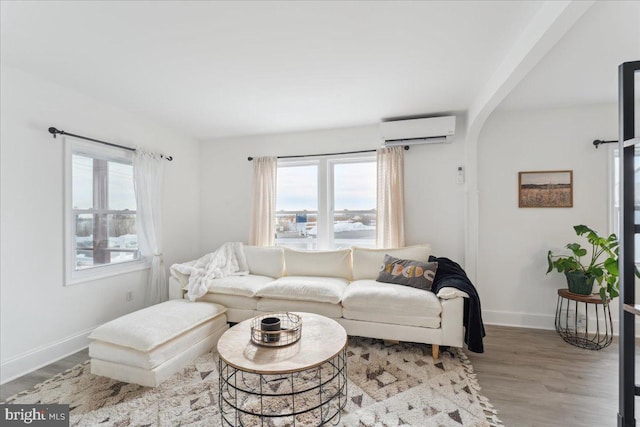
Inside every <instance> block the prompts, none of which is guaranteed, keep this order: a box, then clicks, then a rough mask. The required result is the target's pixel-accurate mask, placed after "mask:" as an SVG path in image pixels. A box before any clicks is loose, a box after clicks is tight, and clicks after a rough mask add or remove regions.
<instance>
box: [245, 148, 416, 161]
mask: <svg viewBox="0 0 640 427" xmlns="http://www.w3.org/2000/svg"><path fill="white" fill-rule="evenodd" d="M402 148H404V149H405V150H408V149H409V146H408V145H405V146H404V147H402ZM376 151H378V150H360V151H343V152H342V153H325V154H300V155H297V156H278V157H277V158H278V159H299V158H302V157H321V156H340V155H343V154H361V153H375V152H376ZM247 160H249V161H251V160H253V157H247Z"/></svg>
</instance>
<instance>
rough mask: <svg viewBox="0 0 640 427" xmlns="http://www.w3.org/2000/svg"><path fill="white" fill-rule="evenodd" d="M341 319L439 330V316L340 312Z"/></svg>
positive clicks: (344, 310) (354, 311) (345, 310)
mask: <svg viewBox="0 0 640 427" xmlns="http://www.w3.org/2000/svg"><path fill="white" fill-rule="evenodd" d="M342 317H344V318H345V319H351V320H360V321H363V322H375V323H388V324H390V325H404V326H418V327H420V328H439V327H440V316H430V317H425V316H419V315H413V314H389V313H386V312H383V311H371V310H365V309H361V310H349V309H347V308H345V309H343V310H342Z"/></svg>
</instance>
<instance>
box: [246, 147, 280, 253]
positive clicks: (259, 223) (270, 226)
mask: <svg viewBox="0 0 640 427" xmlns="http://www.w3.org/2000/svg"><path fill="white" fill-rule="evenodd" d="M277 175H278V158H277V157H257V158H255V159H253V210H252V213H251V230H250V234H249V244H251V245H255V246H273V244H274V241H275V232H276V227H275V218H276V182H277V181H276V179H277Z"/></svg>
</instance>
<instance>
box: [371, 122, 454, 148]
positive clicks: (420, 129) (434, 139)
mask: <svg viewBox="0 0 640 427" xmlns="http://www.w3.org/2000/svg"><path fill="white" fill-rule="evenodd" d="M455 130H456V117H455V116H446V117H430V118H427V119H411V120H396V121H393V122H382V123H380V135H381V136H382V140H383V141H384V145H385V146H387V147H389V146H393V145H414V144H439V143H443V142H452V141H453V138H454V136H455Z"/></svg>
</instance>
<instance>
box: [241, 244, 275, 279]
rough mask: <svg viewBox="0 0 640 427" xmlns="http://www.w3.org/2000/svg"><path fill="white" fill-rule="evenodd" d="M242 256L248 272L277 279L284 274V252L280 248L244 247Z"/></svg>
mask: <svg viewBox="0 0 640 427" xmlns="http://www.w3.org/2000/svg"><path fill="white" fill-rule="evenodd" d="M244 256H245V258H246V259H247V264H248V265H249V272H251V274H256V275H258V276H267V277H273V278H274V279H277V278H279V277H282V274H283V272H284V251H283V250H282V248H276V247H265V246H246V245H245V246H244Z"/></svg>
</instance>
